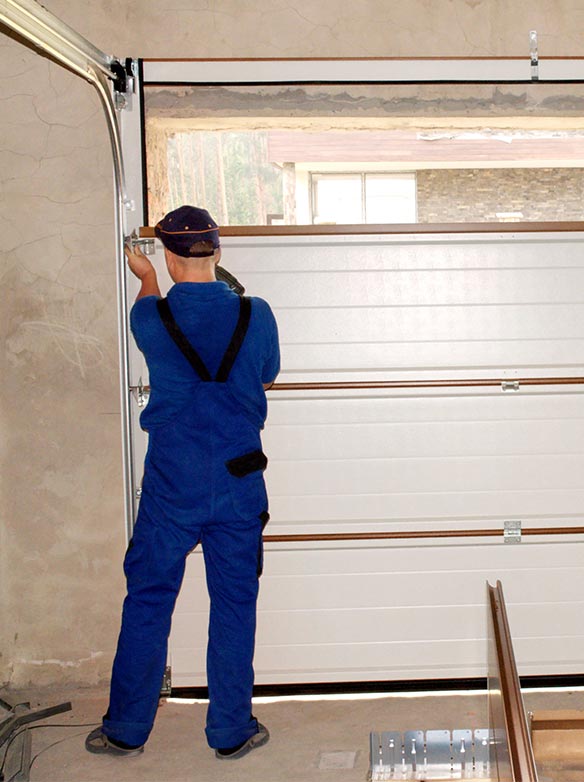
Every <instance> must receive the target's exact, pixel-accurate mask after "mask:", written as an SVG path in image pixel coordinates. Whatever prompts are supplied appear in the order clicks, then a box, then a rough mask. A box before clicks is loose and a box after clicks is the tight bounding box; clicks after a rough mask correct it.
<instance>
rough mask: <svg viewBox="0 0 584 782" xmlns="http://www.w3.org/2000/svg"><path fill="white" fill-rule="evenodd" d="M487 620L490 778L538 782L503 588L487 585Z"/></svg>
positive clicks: (506, 780) (509, 781)
mask: <svg viewBox="0 0 584 782" xmlns="http://www.w3.org/2000/svg"><path fill="white" fill-rule="evenodd" d="M487 599H488V618H489V636H488V644H489V720H490V726H489V728H490V731H489V732H490V750H491V752H490V767H491V778H493V777H494V772H495V771H496V774H497V777H496V778H497V779H498V780H499V782H537V770H536V766H535V759H534V756H533V749H532V746H531V740H530V736H529V726H528V724H527V715H526V713H525V707H524V705H523V698H522V696H521V689H520V685H519V676H518V674H517V666H516V663H515V654H514V652H513V642H512V639H511V631H510V629H509V621H508V619H507V610H506V608H505V598H504V596H503V586H502V584H501V582H500V581H497V585H496V586H494V587H493V586H491V585H490V584H489V583H487Z"/></svg>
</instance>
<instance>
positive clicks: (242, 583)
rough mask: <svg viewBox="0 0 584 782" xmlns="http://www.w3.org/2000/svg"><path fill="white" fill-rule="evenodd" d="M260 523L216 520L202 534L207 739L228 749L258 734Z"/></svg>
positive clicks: (212, 743) (254, 521)
mask: <svg viewBox="0 0 584 782" xmlns="http://www.w3.org/2000/svg"><path fill="white" fill-rule="evenodd" d="M261 534H262V530H261V521H260V519H259V518H255V519H252V520H249V521H242V520H238V521H231V522H217V523H216V524H209V525H205V527H204V528H203V531H202V535H201V543H202V546H203V554H204V556H205V570H206V576H207V587H208V590H209V596H210V598H211V612H210V616H209V641H208V646H207V682H208V685H209V710H208V714H207V728H206V734H207V740H208V742H209V746H211V747H215V748H217V747H233V746H236V745H237V744H240V743H242V742H244V741H246V740H247V739H248V738H249V737H250V736H253V735H254V734H255V733H257V730H258V727H257V721H256V720H255V719H253V718H252V716H251V697H252V689H253V678H254V674H253V653H254V643H255V629H256V602H257V596H258V584H259V573H260V567H261V545H262V543H261Z"/></svg>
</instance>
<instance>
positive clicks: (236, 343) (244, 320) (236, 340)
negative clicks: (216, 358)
mask: <svg viewBox="0 0 584 782" xmlns="http://www.w3.org/2000/svg"><path fill="white" fill-rule="evenodd" d="M250 318H251V299H249V298H248V297H247V296H240V298H239V319H238V321H237V326H236V327H235V331H234V332H233V336H232V337H231V342H230V343H229V346H228V347H227V350H226V351H225V355H224V356H223V360H222V361H221V365H220V367H219V369H218V371H217V377H216V378H215V380H216V381H217V383H225V381H226V380H227V378H228V377H229V373H230V372H231V368H232V367H233V364H234V362H235V359H236V358H237V354H238V353H239V351H240V349H241V346H242V345H243V340H244V339H245V335H246V334H247V327H248V326H249V319H250Z"/></svg>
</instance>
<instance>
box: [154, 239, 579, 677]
mask: <svg viewBox="0 0 584 782" xmlns="http://www.w3.org/2000/svg"><path fill="white" fill-rule="evenodd" d="M223 245H224V256H223V257H224V262H225V264H226V267H227V268H228V269H229V270H230V271H232V272H233V273H234V274H235V275H236V276H238V277H240V279H242V280H243V281H244V283H245V285H246V287H247V290H248V292H249V293H250V294H251V295H259V296H263V297H264V298H266V299H267V300H268V301H270V303H271V305H272V307H273V308H274V310H275V313H276V317H277V320H278V324H279V329H280V337H281V343H282V374H281V376H280V378H279V381H281V382H287V381H292V382H298V381H308V382H310V381H315V380H320V381H322V380H334V381H343V380H373V379H388V380H396V379H411V378H416V379H422V378H429V379H439V378H448V377H457V378H464V377H469V378H470V377H487V378H495V379H498V380H500V379H501V378H506V379H513V378H517V377H529V376H533V377H540V376H561V375H568V376H570V375H582V374H584V371H583V370H584V338H583V335H584V316H583V313H584V308H583V304H584V252H583V250H584V237H583V236H582V235H581V234H571V235H569V236H568V235H565V234H564V235H559V234H558V235H555V234H539V235H537V236H534V235H528V234H523V235H519V234H518V235H513V234H510V235H507V236H499V237H497V236H492V235H490V236H489V235H475V236H471V237H469V236H466V237H462V236H460V235H451V236H435V237H424V238H423V239H422V240H420V239H419V238H414V237H403V236H402V237H391V236H367V237H333V238H331V237H302V236H300V237H279V238H269V239H268V238H266V237H255V238H254V237H246V238H231V237H230V238H227V239H224V241H223ZM269 400H270V413H269V419H268V424H267V428H266V430H265V432H264V438H263V439H264V450H265V451H266V452H267V453H268V456H269V467H268V471H267V481H268V487H269V494H270V512H271V515H272V518H271V521H270V524H269V525H268V527H267V530H266V533H267V534H268V535H269V534H279V533H283V534H290V533H291V534H294V533H319V532H351V531H354V532H365V531H399V530H404V531H407V530H412V529H413V530H416V529H426V530H430V529H485V528H496V529H498V530H500V529H501V528H502V526H503V521H504V520H507V519H515V520H520V521H521V522H522V524H523V525H524V526H525V527H537V526H540V527H552V528H553V527H555V526H566V525H584V479H583V476H584V400H583V396H582V392H581V391H580V390H579V388H578V387H575V386H573V387H569V386H565V387H552V386H549V387H548V386H541V387H536V388H527V387H522V388H521V390H520V391H519V392H505V393H503V392H502V391H501V390H499V389H498V388H493V389H481V388H476V389H454V390H444V389H442V390H424V391H421V390H414V391H411V390H399V391H397V390H396V391H387V390H358V391H353V390H351V391H347V390H344V391H319V390H316V389H313V390H310V391H302V392H296V391H273V392H270V394H269ZM583 565H584V540H583V539H582V538H581V537H578V536H573V537H571V538H566V537H563V538H561V537H559V536H556V537H551V536H550V537H547V538H544V539H542V538H537V539H536V538H524V540H523V542H522V543H520V544H516V545H513V544H506V543H504V542H503V540H502V538H497V539H495V538H492V539H485V538H483V539H480V540H477V539H458V540H441V541H437V540H429V539H423V540H419V541H401V542H400V541H392V542H383V543H381V542H380V543H379V545H376V544H372V543H371V542H346V543H331V544H326V543H314V544H312V543H297V544H293V543H286V544H276V543H271V544H268V545H266V554H265V569H264V575H263V577H262V586H261V593H260V603H259V613H258V633H257V650H256V660H255V667H256V680H257V682H258V683H286V682H290V683H293V682H318V681H337V682H342V681H354V680H376V679H414V678H445V677H465V676H484V675H485V673H486V660H485V657H486V608H485V581H486V580H487V579H488V580H490V581H491V582H494V581H495V580H496V579H501V580H502V581H503V585H504V588H505V595H506V600H507V603H508V610H509V615H510V622H511V629H512V632H513V636H514V638H515V639H518V644H517V645H516V654H517V657H518V664H519V668H520V671H521V672H522V673H530V674H549V673H575V672H578V671H581V670H582V665H583V664H584V629H583V626H582V622H581V616H582V613H583V609H584V604H583V600H584V567H583ZM207 602H208V601H207V597H206V595H205V585H204V568H203V562H202V557H201V555H200V553H198V552H197V553H195V554H193V555H192V556H191V557H189V561H188V565H187V573H186V577H185V582H184V585H183V589H182V592H181V595H180V596H179V600H178V604H177V609H176V612H175V618H174V622H173V630H172V635H171V643H170V659H171V664H172V669H173V684H174V685H175V686H189V685H201V684H204V683H205V651H204V649H205V641H206V632H207V630H206V625H207V610H208V608H207Z"/></svg>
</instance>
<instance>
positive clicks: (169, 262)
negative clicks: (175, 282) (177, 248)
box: [164, 247, 174, 279]
mask: <svg viewBox="0 0 584 782" xmlns="http://www.w3.org/2000/svg"><path fill="white" fill-rule="evenodd" d="M164 260H165V261H166V268H167V269H168V273H169V274H170V277H171V279H173V277H172V272H173V269H174V257H173V255H172V253H171V252H169V251H168V250H167V249H166V247H165V248H164Z"/></svg>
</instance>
